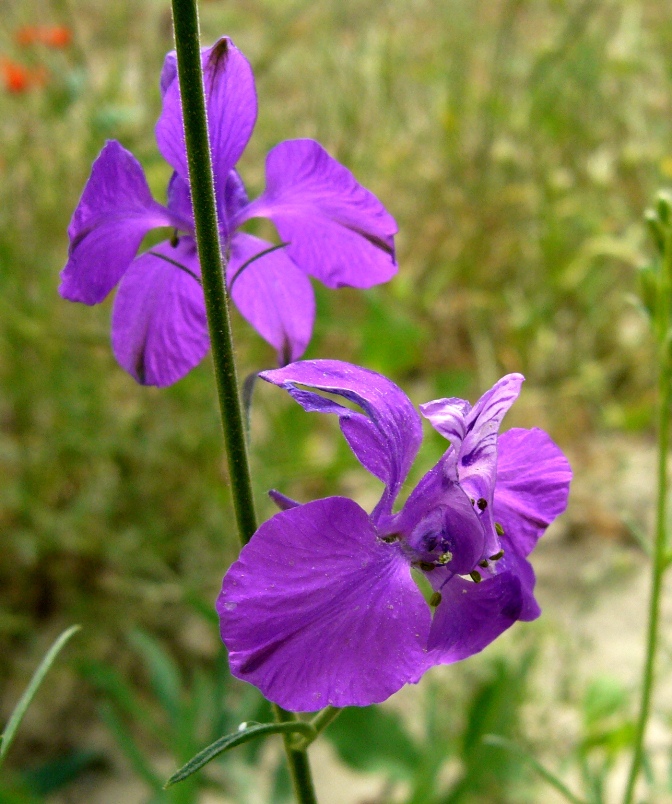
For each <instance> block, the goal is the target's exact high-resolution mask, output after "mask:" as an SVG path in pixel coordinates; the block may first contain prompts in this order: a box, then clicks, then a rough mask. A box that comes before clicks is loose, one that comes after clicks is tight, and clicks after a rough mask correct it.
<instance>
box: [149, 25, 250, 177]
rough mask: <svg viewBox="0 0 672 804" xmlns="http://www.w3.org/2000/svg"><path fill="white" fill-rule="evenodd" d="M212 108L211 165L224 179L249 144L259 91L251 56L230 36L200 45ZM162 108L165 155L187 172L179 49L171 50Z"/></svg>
mask: <svg viewBox="0 0 672 804" xmlns="http://www.w3.org/2000/svg"><path fill="white" fill-rule="evenodd" d="M201 59H202V63H203V80H204V85H205V93H206V105H207V111H208V131H209V135H210V148H211V152H212V167H213V172H214V174H215V179H216V181H217V182H220V181H222V182H224V181H226V179H227V176H228V174H229V171H230V170H231V168H232V167H233V166H234V165H235V164H236V162H237V161H238V159H239V158H240V155H241V154H242V153H243V151H244V150H245V146H246V145H247V142H248V140H249V139H250V136H251V134H252V129H253V128H254V123H255V120H256V117H257V95H256V91H255V88H254V76H253V75H252V68H251V67H250V64H249V62H248V61H247V59H246V58H245V56H243V54H242V53H241V52H240V50H238V48H237V47H236V46H235V45H234V44H233V42H232V41H231V40H230V39H229V38H228V37H223V38H222V39H220V40H219V41H218V42H216V43H215V44H214V45H213V46H212V47H211V48H204V49H203V50H202V51H201ZM161 86H162V89H163V92H164V96H163V110H162V112H161V116H160V117H159V120H158V123H157V124H156V140H157V143H158V146H159V150H160V151H161V154H162V155H163V157H164V159H165V160H166V161H167V162H168V163H169V164H170V165H171V166H172V167H173V168H174V169H175V170H176V171H177V172H178V173H179V174H180V175H181V176H182V177H183V178H185V179H186V178H187V177H188V175H189V171H188V168H187V153H186V148H185V144H184V127H183V121H182V105H181V100H180V86H179V81H178V80H177V72H176V63H175V56H174V54H171V53H169V54H168V56H167V57H166V61H165V63H164V68H163V72H162V75H161Z"/></svg>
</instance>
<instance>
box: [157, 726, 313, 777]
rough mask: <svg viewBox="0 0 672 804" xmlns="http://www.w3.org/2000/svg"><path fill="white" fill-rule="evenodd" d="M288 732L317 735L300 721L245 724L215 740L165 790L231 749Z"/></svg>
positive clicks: (180, 771)
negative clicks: (271, 735) (260, 738)
mask: <svg viewBox="0 0 672 804" xmlns="http://www.w3.org/2000/svg"><path fill="white" fill-rule="evenodd" d="M288 732H290V733H291V732H296V733H298V734H303V735H305V736H306V737H313V736H314V735H315V729H314V728H313V726H311V725H310V723H304V722H302V721H300V720H293V721H290V722H288V723H254V724H252V725H248V724H245V723H243V724H241V727H240V728H239V729H238V731H236V732H234V733H233V734H226V735H225V736H224V737H220V738H219V740H215V742H214V743H212V744H211V745H209V746H208V747H207V748H204V749H203V750H202V751H199V753H198V754H196V756H195V757H193V758H192V759H190V760H189V762H187V764H186V765H184V766H183V767H182V768H180V770H178V771H177V772H176V773H174V774H173V775H172V776H171V777H170V779H168V781H167V782H166V783H165V785H164V788H165V787H170V786H171V785H173V784H175V783H176V782H181V781H182V780H183V779H186V778H187V777H188V776H191V774H192V773H196V771H197V770H200V769H201V768H202V767H203V765H206V764H207V763H208V762H210V760H211V759H214V758H215V757H216V756H219V754H221V753H223V752H224V751H228V750H229V749H230V748H235V747H236V746H237V745H242V744H243V743H247V742H249V741H250V740H254V739H256V738H257V737H266V736H267V735H268V734H286V733H288Z"/></svg>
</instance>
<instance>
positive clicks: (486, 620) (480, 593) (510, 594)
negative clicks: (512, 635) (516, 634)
mask: <svg viewBox="0 0 672 804" xmlns="http://www.w3.org/2000/svg"><path fill="white" fill-rule="evenodd" d="M522 608H523V595H522V590H521V582H520V580H519V578H518V577H517V576H516V575H514V574H513V573H512V572H505V573H502V574H501V575H495V576H493V577H490V578H487V579H486V580H484V581H482V582H481V583H474V582H473V581H467V580H465V579H464V578H460V577H459V576H457V575H456V576H455V577H453V578H451V580H450V581H448V583H446V585H445V586H444V587H443V588H442V589H441V602H440V603H439V606H438V607H437V609H436V612H435V613H434V619H433V620H432V627H431V630H430V633H429V642H428V645H427V647H428V649H429V651H430V653H429V655H428V657H427V658H428V659H429V661H430V662H431V663H432V664H451V663H452V662H457V661H460V660H461V659H466V658H467V657H468V656H472V655H473V654H474V653H478V652H479V651H481V650H483V648H485V647H486V646H487V645H489V644H490V643H491V642H492V641H493V640H494V639H496V638H497V637H498V636H499V635H500V634H501V633H503V632H504V631H506V629H507V628H509V627H510V626H511V625H513V623H515V622H516V620H518V619H519V618H520V615H521V611H522Z"/></svg>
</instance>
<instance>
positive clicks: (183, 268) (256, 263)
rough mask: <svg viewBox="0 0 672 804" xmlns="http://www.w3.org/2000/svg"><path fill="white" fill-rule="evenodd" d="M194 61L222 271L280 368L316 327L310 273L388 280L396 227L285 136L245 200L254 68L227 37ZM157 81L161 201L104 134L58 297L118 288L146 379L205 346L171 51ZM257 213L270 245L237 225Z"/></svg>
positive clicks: (128, 340)
mask: <svg viewBox="0 0 672 804" xmlns="http://www.w3.org/2000/svg"><path fill="white" fill-rule="evenodd" d="M202 61H203V71H204V82H205V90H206V103H207V111H208V125H209V136H210V145H211V151H212V161H213V172H214V177H215V189H216V196H217V206H218V219H219V228H220V236H221V242H222V245H223V249H224V251H225V253H226V254H227V255H228V267H227V274H226V281H227V284H228V287H229V290H230V293H231V296H232V298H233V301H234V302H235V304H236V306H237V307H238V309H239V311H240V312H241V314H242V315H243V316H244V318H246V319H247V321H248V322H249V323H250V324H251V325H252V326H253V327H254V328H255V329H256V330H257V331H258V332H259V334H260V335H261V336H262V337H263V338H265V339H266V340H267V341H268V342H269V343H270V344H271V345H272V346H274V347H275V348H276V349H277V351H278V354H279V360H280V364H281V365H284V364H285V363H287V362H289V361H290V360H296V359H297V358H298V357H300V356H301V355H302V354H303V352H304V351H305V348H306V346H307V344H308V342H309V340H310V336H311V333H312V328H313V320H314V315H315V300H314V295H313V289H312V286H311V284H310V280H309V278H308V277H309V276H313V277H315V278H317V279H319V280H320V281H322V282H323V283H324V284H325V285H327V286H328V287H331V288H337V287H341V286H345V285H347V286H351V287H357V288H368V287H371V286H372V285H376V284H378V283H380V282H385V281H387V280H388V279H390V278H391V277H392V276H393V275H394V273H395V272H396V262H395V254H394V240H393V238H394V234H395V233H396V231H397V229H396V224H395V222H394V219H393V218H392V216H391V215H390V214H389V213H388V212H387V211H386V209H385V208H384V206H383V205H382V204H381V203H380V201H378V199H377V198H376V197H375V196H374V195H373V194H372V193H370V192H369V191H368V190H366V189H365V188H364V187H362V186H361V185H360V184H358V182H357V181H356V180H355V178H354V176H353V175H352V173H350V171H349V170H348V169H347V168H345V167H344V166H343V165H341V164H339V163H338V162H337V161H336V160H335V159H333V158H332V157H331V156H329V154H328V153H327V152H326V151H325V150H324V149H323V148H322V146H321V145H319V144H318V143H317V142H314V141H313V140H308V139H301V140H287V141H284V142H281V143H279V144H278V145H276V146H275V147H274V148H273V149H272V150H271V151H270V152H269V154H268V156H267V159H266V188H265V191H264V192H263V194H262V195H261V196H260V197H259V198H257V199H256V200H255V201H252V202H250V201H249V200H248V197H247V194H246V191H245V187H244V185H243V182H242V181H241V178H240V176H239V175H238V173H237V171H236V169H235V165H236V163H237V162H238V159H239V158H240V156H241V154H242V153H243V151H244V149H245V147H246V145H247V142H248V140H249V139H250V136H251V134H252V129H253V128H254V124H255V120H256V116H257V98H256V91H255V85H254V76H253V74H252V69H251V67H250V65H249V63H248V61H247V59H246V58H245V56H244V55H243V54H242V53H241V52H240V51H239V50H238V49H237V48H236V47H235V46H234V44H233V43H232V42H231V40H230V39H228V38H222V39H220V40H219V41H218V42H217V43H216V44H215V45H214V46H213V47H211V48H207V49H204V50H203V51H202ZM160 85H161V93H162V97H163V108H162V112H161V115H160V117H159V121H158V124H157V127H156V138H157V143H158V146H159V151H160V152H161V154H162V155H163V157H164V158H165V159H166V160H167V162H168V163H169V164H170V166H171V167H172V168H173V171H174V172H173V174H172V177H171V179H170V183H169V186H168V201H167V205H166V206H163V205H161V204H159V203H158V202H157V201H155V200H154V199H153V197H152V195H151V192H150V189H149V186H148V184H147V180H146V178H145V175H144V172H143V170H142V167H141V166H140V163H139V162H138V161H137V160H136V159H135V157H134V156H133V155H132V154H131V153H130V152H129V151H127V150H126V149H124V148H123V147H122V146H121V145H120V144H119V143H118V142H116V141H109V142H108V143H107V144H106V145H105V147H104V148H103V150H102V152H101V153H100V155H99V156H98V158H97V159H96V161H95V162H94V164H93V168H92V171H91V176H90V178H89V180H88V182H87V184H86V187H85V188H84V192H83V194H82V197H81V200H80V202H79V205H78V207H77V209H76V210H75V213H74V215H73V218H72V221H71V223H70V227H69V230H68V234H69V237H70V249H69V258H68V262H67V264H66V266H65V268H64V269H63V272H62V275H61V276H62V282H61V286H60V293H61V295H62V296H64V297H65V298H66V299H70V300H71V301H79V302H84V303H85V304H98V303H99V302H101V301H103V300H104V299H105V298H106V296H107V295H108V294H109V293H110V291H111V290H112V289H113V288H114V287H115V285H117V284H119V289H118V292H117V296H116V299H115V303H114V309H113V313H112V346H113V350H114V353H115V355H116V357H117V359H118V361H119V362H120V364H121V365H122V366H123V367H124V368H125V369H126V370H127V371H128V372H130V373H131V374H132V375H133V376H134V377H135V379H136V380H138V382H141V383H144V384H148V385H169V384H171V383H173V382H175V381H176V380H178V379H180V377H182V376H183V375H184V374H186V373H187V372H188V371H189V370H190V369H191V368H193V367H194V366H195V365H196V364H197V363H198V362H199V361H200V360H201V359H202V357H203V356H204V355H205V353H206V351H207V349H208V346H209V338H208V332H207V322H206V316H205V303H204V297H203V292H202V288H201V285H200V267H199V263H198V256H197V253H196V244H195V240H194V223H193V211H192V205H191V198H190V191H189V176H188V169H187V155H186V149H185V141H184V126H183V119H182V106H181V100H180V88H179V82H178V80H177V61H176V56H175V53H169V54H168V56H167V57H166V61H165V64H164V67H163V71H162V74H161V82H160ZM260 217H263V218H269V219H270V220H271V221H272V222H273V224H274V225H275V227H276V229H277V232H278V234H279V237H280V241H281V242H280V243H278V244H275V246H274V244H272V243H270V242H266V241H264V240H261V239H260V238H258V237H255V236H253V235H251V234H248V233H245V232H243V231H241V230H240V227H241V226H242V225H243V224H244V223H245V222H246V221H249V220H250V219H252V218H260ZM156 227H170V228H172V229H173V230H174V233H173V236H172V237H170V238H169V239H167V240H165V241H164V242H162V243H160V244H159V245H157V246H155V247H153V248H151V249H150V250H149V251H146V252H144V253H143V254H141V255H140V256H137V257H136V254H137V252H138V249H139V248H140V245H141V242H142V240H143V238H144V237H145V235H146V234H147V233H148V232H149V231H150V230H152V229H154V228H156Z"/></svg>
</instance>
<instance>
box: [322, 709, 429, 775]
mask: <svg viewBox="0 0 672 804" xmlns="http://www.w3.org/2000/svg"><path fill="white" fill-rule="evenodd" d="M325 735H326V736H327V738H328V739H329V740H330V741H331V742H332V744H333V746H334V748H335V749H336V751H337V752H338V755H339V756H340V758H341V759H342V760H343V761H344V762H345V763H346V764H347V765H349V766H350V767H351V768H355V769H356V770H362V771H370V770H380V769H381V768H382V769H384V770H387V771H390V772H392V773H394V774H395V775H397V776H399V775H403V776H406V777H411V776H412V775H413V772H414V770H415V768H416V767H417V766H418V764H419V763H420V759H421V757H420V751H419V750H418V747H417V745H416V744H415V742H414V741H413V739H412V738H411V737H410V735H409V734H408V732H407V731H406V729H405V728H404V723H403V720H402V718H401V717H400V716H399V715H398V714H397V713H396V712H392V711H390V710H388V709H382V708H381V707H379V706H365V707H359V706H356V707H355V706H353V707H348V708H347V709H344V710H343V712H342V713H341V715H340V717H339V718H338V719H337V720H335V721H334V722H333V723H332V724H331V725H330V727H329V728H328V729H327V731H325Z"/></svg>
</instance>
